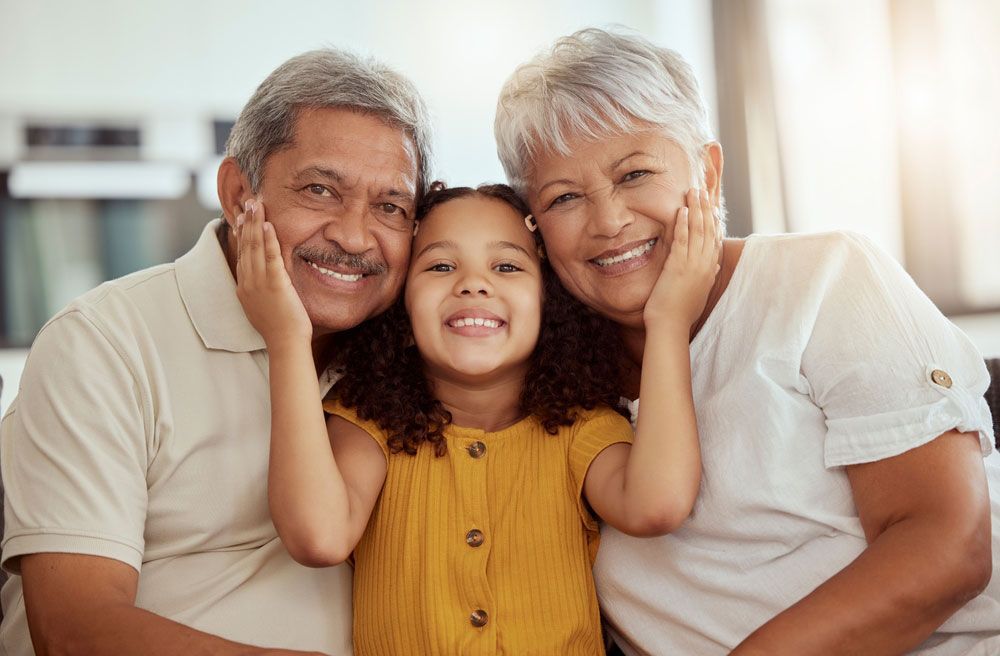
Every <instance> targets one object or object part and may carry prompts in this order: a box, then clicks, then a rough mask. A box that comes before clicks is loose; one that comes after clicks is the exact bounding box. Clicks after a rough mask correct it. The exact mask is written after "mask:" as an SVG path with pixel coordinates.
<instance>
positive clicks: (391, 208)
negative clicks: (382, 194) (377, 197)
mask: <svg viewBox="0 0 1000 656" xmlns="http://www.w3.org/2000/svg"><path fill="white" fill-rule="evenodd" d="M378 208H379V210H381V211H382V213H383V214H402V215H406V210H404V209H403V208H402V207H400V206H399V205H394V204H392V203H379V206H378Z"/></svg>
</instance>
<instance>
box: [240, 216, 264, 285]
mask: <svg viewBox="0 0 1000 656" xmlns="http://www.w3.org/2000/svg"><path fill="white" fill-rule="evenodd" d="M246 208H247V214H248V217H247V223H246V225H244V226H243V230H244V232H246V233H247V235H246V244H245V246H246V249H247V264H248V265H249V267H248V273H249V274H250V275H251V276H252V277H253V279H254V280H260V279H261V277H262V276H263V274H264V253H263V250H264V249H263V244H264V229H263V222H262V221H261V216H260V214H261V212H260V203H258V202H256V200H255V199H253V198H251V199H250V200H248V201H247V203H246Z"/></svg>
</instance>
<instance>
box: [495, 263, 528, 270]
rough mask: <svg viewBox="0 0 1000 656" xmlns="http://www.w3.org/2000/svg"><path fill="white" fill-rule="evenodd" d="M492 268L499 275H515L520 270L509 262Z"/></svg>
mask: <svg viewBox="0 0 1000 656" xmlns="http://www.w3.org/2000/svg"><path fill="white" fill-rule="evenodd" d="M493 268H494V269H496V270H497V271H499V272H500V273H517V272H518V271H521V270H522V269H521V267H519V266H517V265H516V264H511V263H510V262H501V263H500V264H498V265H496V266H495V267H493Z"/></svg>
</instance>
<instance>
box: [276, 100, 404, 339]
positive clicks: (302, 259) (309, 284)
mask: <svg viewBox="0 0 1000 656" xmlns="http://www.w3.org/2000/svg"><path fill="white" fill-rule="evenodd" d="M417 171H418V163H417V154H416V148H415V147H414V145H413V142H412V140H411V139H410V138H409V137H408V136H407V135H406V134H404V133H403V132H402V131H401V130H399V129H398V128H395V127H392V126H390V125H388V124H386V123H385V122H384V121H382V120H381V119H379V118H377V117H375V116H371V115H369V114H363V113H360V112H356V111H352V110H349V109H340V108H336V109H335V108H322V109H303V110H302V111H301V112H300V113H299V116H298V118H297V120H296V123H295V136H294V140H293V141H292V143H291V144H289V145H287V146H285V147H284V148H282V149H280V150H277V151H276V152H274V153H272V154H271V155H270V156H269V157H268V158H267V161H266V163H265V165H264V172H263V180H262V182H261V186H260V190H259V193H258V198H259V199H260V201H261V202H262V203H263V205H264V207H265V211H266V217H267V220H268V221H269V222H270V223H271V224H272V225H273V226H274V230H275V234H276V235H277V237H278V242H279V243H280V244H281V255H282V258H283V260H284V263H285V268H286V269H287V270H288V275H289V276H290V277H291V280H292V284H293V285H294V286H295V289H296V291H297V292H298V294H299V297H300V298H301V299H302V303H303V305H305V308H306V311H307V312H308V313H309V318H310V320H311V321H312V323H313V327H314V335H315V336H321V335H324V334H328V333H332V332H338V331H341V330H346V329H348V328H351V327H353V326H356V325H358V324H359V323H361V322H362V321H364V320H365V319H369V318H371V317H373V316H375V315H377V314H379V313H381V312H382V311H384V310H385V309H386V308H388V307H389V306H390V305H391V304H392V302H393V301H394V300H395V299H396V297H397V296H398V295H399V292H400V289H401V288H402V284H403V280H404V279H405V276H406V269H407V263H408V260H409V257H410V241H411V236H412V233H413V214H414V210H415V208H414V203H415V198H416V193H417V184H418V182H417V180H418V173H417Z"/></svg>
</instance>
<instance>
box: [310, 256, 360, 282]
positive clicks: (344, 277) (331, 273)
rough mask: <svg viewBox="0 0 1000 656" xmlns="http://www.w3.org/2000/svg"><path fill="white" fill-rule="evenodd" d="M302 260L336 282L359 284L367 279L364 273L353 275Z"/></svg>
mask: <svg viewBox="0 0 1000 656" xmlns="http://www.w3.org/2000/svg"><path fill="white" fill-rule="evenodd" d="M302 259H303V261H304V262H305V263H306V264H308V265H309V266H310V267H312V268H313V269H315V270H316V271H318V272H319V273H321V274H322V275H324V276H326V277H327V278H333V279H334V280H340V281H342V282H358V281H359V280H361V279H362V278H364V277H365V274H364V273H352V272H350V271H335V270H334V269H330V268H327V267H324V266H320V265H319V264H316V263H315V262H313V261H311V260H307V259H305V258H302Z"/></svg>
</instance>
